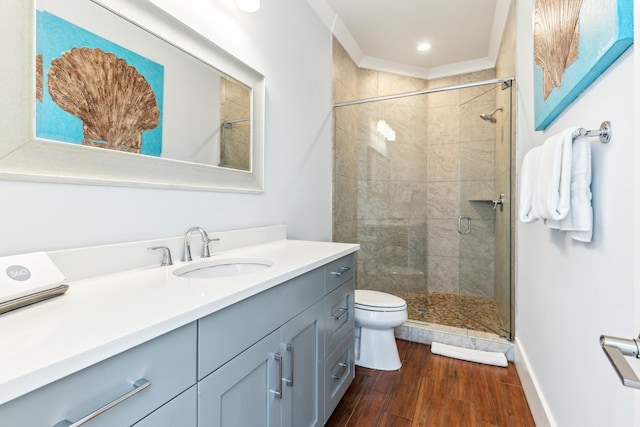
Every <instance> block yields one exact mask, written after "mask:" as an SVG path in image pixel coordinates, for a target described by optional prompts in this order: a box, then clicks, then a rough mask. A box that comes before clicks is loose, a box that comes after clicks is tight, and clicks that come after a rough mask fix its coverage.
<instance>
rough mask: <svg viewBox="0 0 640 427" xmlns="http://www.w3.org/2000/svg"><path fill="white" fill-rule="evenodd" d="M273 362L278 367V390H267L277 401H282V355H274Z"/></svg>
mask: <svg viewBox="0 0 640 427" xmlns="http://www.w3.org/2000/svg"><path fill="white" fill-rule="evenodd" d="M273 360H275V361H276V362H278V364H279V365H280V367H279V372H278V388H277V389H276V390H269V391H270V392H271V393H273V395H274V396H275V397H276V398H277V399H282V355H281V354H280V353H276V354H274V355H273Z"/></svg>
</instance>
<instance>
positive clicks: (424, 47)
mask: <svg viewBox="0 0 640 427" xmlns="http://www.w3.org/2000/svg"><path fill="white" fill-rule="evenodd" d="M429 49H431V45H430V44H429V43H427V42H424V43H420V44H419V45H418V50H419V51H420V52H426V51H428V50H429Z"/></svg>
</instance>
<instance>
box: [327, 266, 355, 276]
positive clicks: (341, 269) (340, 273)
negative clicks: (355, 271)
mask: <svg viewBox="0 0 640 427" xmlns="http://www.w3.org/2000/svg"><path fill="white" fill-rule="evenodd" d="M349 270H351V267H340V271H332V272H331V274H333V275H334V276H342V275H343V274H344V273H346V272H347V271H349Z"/></svg>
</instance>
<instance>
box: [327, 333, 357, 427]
mask: <svg viewBox="0 0 640 427" xmlns="http://www.w3.org/2000/svg"><path fill="white" fill-rule="evenodd" d="M353 347H354V333H353V330H352V331H351V333H350V334H349V335H347V336H346V337H345V338H344V340H342V342H341V343H340V345H339V346H338V348H336V350H335V351H334V352H333V353H332V354H331V355H330V356H329V357H327V359H326V360H325V363H324V366H325V368H324V369H325V370H324V375H325V377H324V393H325V395H324V422H325V423H326V422H327V420H328V419H329V417H330V416H331V413H332V412H333V410H334V409H335V408H336V406H337V405H338V403H339V402H340V399H342V396H344V394H345V392H346V391H347V389H348V388H349V385H350V384H351V382H352V381H353V379H354V378H355V359H354V354H353Z"/></svg>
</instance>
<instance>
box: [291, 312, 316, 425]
mask: <svg viewBox="0 0 640 427" xmlns="http://www.w3.org/2000/svg"><path fill="white" fill-rule="evenodd" d="M322 315H323V304H322V302H318V303H316V304H314V305H313V306H311V307H310V308H309V309H307V310H305V311H304V312H303V313H301V314H299V315H298V316H296V317H295V318H293V319H292V320H290V321H289V322H287V323H286V324H285V325H284V326H283V327H282V342H283V344H284V348H283V354H284V358H283V362H284V363H283V396H282V407H283V410H282V427H315V426H321V425H323V424H324V419H323V415H324V408H323V405H322V399H319V398H318V397H319V396H322V390H323V389H324V384H323V382H322V358H323V355H324V337H323V322H322Z"/></svg>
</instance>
